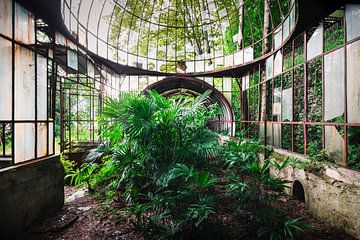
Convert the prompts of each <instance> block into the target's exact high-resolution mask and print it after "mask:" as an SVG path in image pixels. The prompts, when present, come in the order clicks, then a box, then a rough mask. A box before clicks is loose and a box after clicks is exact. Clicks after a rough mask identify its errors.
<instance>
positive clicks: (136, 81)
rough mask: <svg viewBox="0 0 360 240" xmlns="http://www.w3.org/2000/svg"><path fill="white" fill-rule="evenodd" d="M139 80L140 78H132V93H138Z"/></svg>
mask: <svg viewBox="0 0 360 240" xmlns="http://www.w3.org/2000/svg"><path fill="white" fill-rule="evenodd" d="M138 89H139V78H138V76H130V91H138Z"/></svg>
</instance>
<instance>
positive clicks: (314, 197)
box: [270, 149, 360, 239]
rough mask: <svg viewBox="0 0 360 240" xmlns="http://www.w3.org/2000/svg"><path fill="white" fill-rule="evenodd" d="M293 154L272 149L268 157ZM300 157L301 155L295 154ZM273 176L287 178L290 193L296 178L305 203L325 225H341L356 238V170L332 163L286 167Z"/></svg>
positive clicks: (359, 214)
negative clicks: (318, 168) (315, 168)
mask: <svg viewBox="0 0 360 240" xmlns="http://www.w3.org/2000/svg"><path fill="white" fill-rule="evenodd" d="M286 157H294V154H293V153H289V152H287V151H284V150H282V149H274V152H273V153H272V154H270V158H272V159H275V160H277V161H279V160H280V161H281V160H283V159H284V158H286ZM295 157H297V158H299V159H300V160H304V157H303V156H300V155H295ZM271 173H272V174H273V175H275V176H278V177H281V178H283V179H286V180H289V181H291V184H290V185H289V188H287V190H286V191H287V193H288V194H289V195H292V190H293V189H292V188H293V183H294V181H295V180H298V181H299V182H300V183H301V184H302V186H303V188H304V191H305V203H306V205H307V206H308V208H309V209H310V211H311V212H312V213H313V214H314V216H317V217H318V218H320V219H321V220H323V221H325V222H327V223H328V224H329V225H331V226H333V227H335V228H338V229H343V230H344V231H346V232H347V233H349V234H350V235H352V236H354V237H356V238H358V239H360V172H357V171H354V170H350V169H345V168H341V167H335V166H325V165H324V166H322V170H321V171H311V170H304V169H298V168H294V167H286V168H285V169H283V170H281V171H278V170H275V169H271Z"/></svg>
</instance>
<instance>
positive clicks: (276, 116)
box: [272, 77, 281, 122]
mask: <svg viewBox="0 0 360 240" xmlns="http://www.w3.org/2000/svg"><path fill="white" fill-rule="evenodd" d="M273 104H274V105H273V112H272V114H273V121H274V122H279V121H281V78H280V77H276V78H275V79H274V93H273Z"/></svg>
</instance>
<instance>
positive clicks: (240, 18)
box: [238, 0, 244, 50]
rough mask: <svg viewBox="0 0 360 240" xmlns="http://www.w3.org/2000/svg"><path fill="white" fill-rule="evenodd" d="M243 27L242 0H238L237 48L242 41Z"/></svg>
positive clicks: (240, 46) (240, 45)
mask: <svg viewBox="0 0 360 240" xmlns="http://www.w3.org/2000/svg"><path fill="white" fill-rule="evenodd" d="M243 27H244V0H240V8H239V28H238V29H239V30H238V34H239V35H238V49H239V50H240V49H241V48H242V42H243Z"/></svg>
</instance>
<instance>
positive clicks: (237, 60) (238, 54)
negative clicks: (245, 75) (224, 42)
mask: <svg viewBox="0 0 360 240" xmlns="http://www.w3.org/2000/svg"><path fill="white" fill-rule="evenodd" d="M243 62H244V59H243V51H242V50H241V51H238V52H236V53H234V65H240V64H242V63H243Z"/></svg>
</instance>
